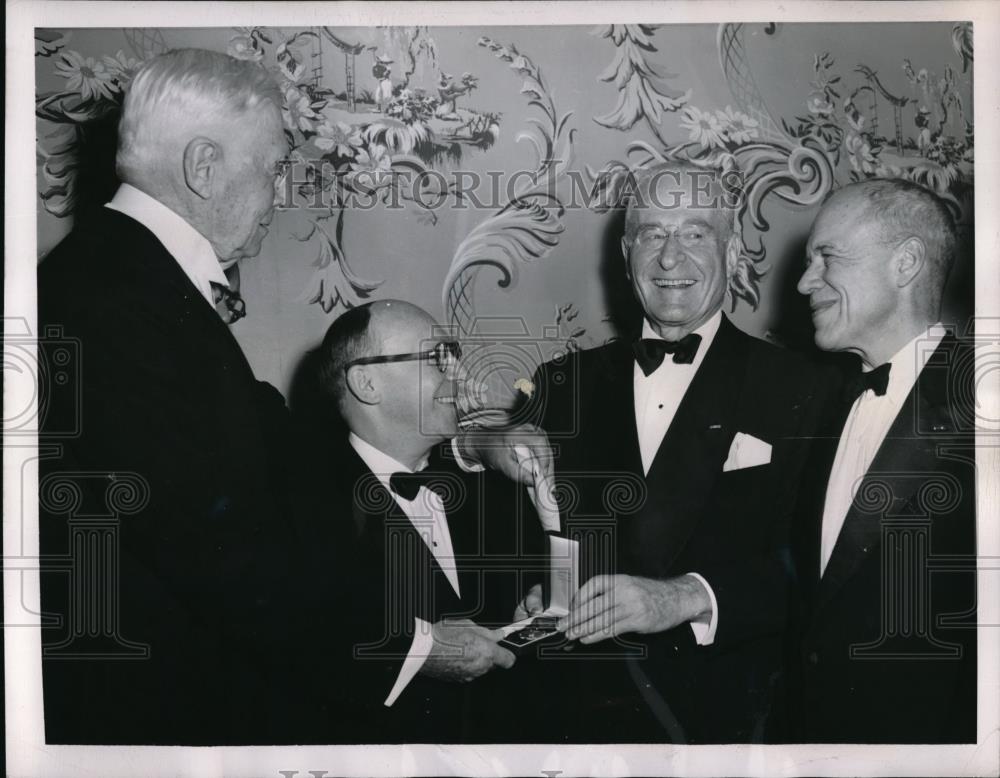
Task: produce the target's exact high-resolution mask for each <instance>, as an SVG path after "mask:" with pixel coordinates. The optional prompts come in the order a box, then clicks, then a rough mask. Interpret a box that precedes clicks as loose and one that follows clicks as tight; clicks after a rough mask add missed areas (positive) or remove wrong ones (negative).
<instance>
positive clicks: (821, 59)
mask: <svg viewBox="0 0 1000 778" xmlns="http://www.w3.org/2000/svg"><path fill="white" fill-rule="evenodd" d="M745 27H746V25H743V24H723V25H721V26H720V28H719V32H718V48H719V58H720V63H721V65H722V71H723V73H724V75H725V77H726V82H727V84H728V86H729V90H730V93H731V94H732V96H733V99H734V101H735V103H736V108H733V107H732V106H730V105H727V106H725V108H724V109H715V110H711V109H702V108H698V107H696V106H695V105H692V104H687V105H685V107H684V108H683V111H682V114H683V118H682V119H681V122H680V126H681V127H682V128H684V129H685V130H687V131H688V132H689V136H688V139H687V140H686V141H680V142H670V141H667V140H663V146H662V147H661V148H657V147H655V146H652V145H650V144H648V143H645V142H642V141H636V142H633V143H631V144H629V146H628V150H627V156H628V158H629V160H630V161H631V164H630V163H629V162H623V161H619V160H613V161H611V162H609V163H607V164H606V165H605V166H604V167H603V168H602V169H601V170H600V171H599V173H598V174H597V175H596V181H595V186H594V190H593V193H592V207H593V209H594V210H595V211H598V212H603V211H606V210H608V209H609V208H611V207H619V206H621V205H622V198H623V197H624V196H626V195H627V193H628V190H629V187H628V183H629V181H630V176H631V174H632V173H633V171H635V170H637V169H641V168H644V167H648V166H651V165H655V164H657V163H659V162H663V161H666V160H673V159H682V160H686V161H690V162H693V163H695V164H699V165H704V166H705V167H707V168H712V169H716V170H721V171H723V172H724V173H733V172H736V173H739V174H740V175H741V177H742V181H743V183H742V187H743V192H744V197H743V198H742V199H741V200H740V204H739V211H738V221H739V224H740V225H742V227H744V228H745V227H746V226H747V224H748V223H749V224H752V226H753V227H754V228H756V229H757V230H758V232H759V233H764V232H767V230H768V229H769V226H770V225H769V224H768V221H767V219H766V218H765V217H764V214H763V205H764V203H765V201H767V200H768V199H769V198H772V196H773V197H774V198H778V199H779V200H781V201H784V202H786V203H790V204H793V205H799V206H813V205H817V204H819V203H820V202H821V201H822V200H823V198H824V197H825V196H826V195H827V193H828V192H829V191H830V190H831V189H832V188H833V187H834V186H836V185H837V184H838V179H837V169H838V166H840V167H842V165H841V162H842V160H846V161H847V162H848V163H849V167H848V169H847V171H846V172H847V180H848V181H858V180H861V179H864V178H875V177H897V178H907V179H910V180H913V181H916V182H918V183H921V184H924V185H925V186H928V187H930V188H932V189H934V190H935V191H937V192H938V194H940V195H942V196H943V197H945V198H946V199H948V200H949V201H951V202H952V204H953V205H954V207H955V211H956V214H958V213H959V212H960V211H961V208H962V205H963V203H964V204H965V205H968V202H967V196H968V195H969V194H970V193H971V187H972V173H973V170H972V164H973V131H972V129H973V128H972V123H971V121H970V120H969V119H968V118H967V117H966V115H965V112H964V111H963V107H962V102H961V98H960V96H959V94H958V90H957V88H956V85H955V79H954V73H953V72H952V71H951V69H950V68H949V67H946V68H945V73H944V75H943V77H942V78H938V77H937V76H936V75H935V74H933V73H928V72H927V71H926V70H920V71H919V72H917V73H914V70H913V66H912V65H911V64H910V61H909V60H908V59H904V60H903V70H904V72H905V74H906V77H907V79H908V80H909V82H910V84H911V85H913V86H915V87H917V88H919V89H920V93H921V98H922V99H917V98H908V97H897V96H895V95H893V94H891V93H890V92H889V91H888V90H887V89H886V87H885V86H884V85H883V84H882V82H881V80H880V79H879V75H878V73H876V72H875V71H874V70H872V69H871V68H869V67H867V66H866V65H864V64H859V65H858V66H857V67H856V68H855V69H854V71H853V72H854V74H856V80H859V81H860V83H858V85H857V86H856V87H855V88H853V89H852V90H851V91H847V89H848V87H847V86H846V85H843V84H842V77H841V76H840V75H838V74H837V73H836V72H835V70H834V66H835V61H834V59H833V58H832V57H831V55H830V54H829V53H827V52H824V53H822V54H817V55H816V56H815V59H814V64H813V71H814V78H813V80H812V81H811V86H812V90H811V92H810V94H809V97H808V99H807V101H806V114H805V115H804V116H800V117H797V118H796V121H797V122H798V123H797V124H796V125H792V124H789V123H788V122H787V121H785V120H784V119H782V120H781V124H780V127H779V125H778V124H777V123H776V122H775V121H774V119H773V118H772V116H771V113H770V112H769V110H768V108H767V105H766V104H765V103H764V99H763V97H762V95H761V92H760V89H759V88H758V86H757V83H756V81H755V79H754V76H753V73H752V72H751V70H750V67H749V60H748V58H747V55H746V50H745V44H744V32H745ZM770 27H771V26H769V29H770ZM653 29H655V28H650V27H647V28H644V30H643V32H644V33H645V34H646V36H647V38H646V41H647V46H649V45H651V44H649V43H648V41H649V38H648V35H649V34H650V33H651V32H652V31H653ZM953 39H954V44H955V48H956V51H957V52H958V53H959V54H960V55H961V57H962V61H963V66H967V64H968V62H970V61H971V60H972V38H971V29H968V25H964V24H958V25H955V28H954V32H953ZM858 77H860V78H858ZM686 97H689V95H688V96H686ZM880 98H881V99H882V100H883V101H885V102H887V103H888V104H889V105H891V106H892V108H893V119H894V124H893V125H892V127H891V135H890V128H886V127H884V126H883V127H882V128H881V129H880V127H879V123H878V122H879V110H878V100H879V99H880ZM685 102H687V100H685ZM918 105H919V107H915V106H918ZM928 106H930V107H928ZM904 108H909V112H904ZM949 111H952V112H953V113H952V114H951V115H949ZM904 116H908V117H912V119H911V120H912V126H914V127H916V128H917V129H918V134H917V135H916V137H912V136H907V135H906V128H904ZM635 118H638V117H635ZM646 118H647V121H648V120H650V117H648V116H647V117H646ZM956 119H957V120H958V121H960V122H961V123H962V125H963V127H962V129H963V132H962V135H961V136H959V137H955V136H953V135H949V134H948V129H949V127H950V126H951V125H953V124H954V123H955V121H956ZM634 120H635V119H633V122H634ZM629 126H631V125H629ZM619 129H625V127H621V128H619ZM657 136H658V137H660V138H661V140H662V136H660V134H659V133H657ZM887 136H888V137H887ZM840 183H843V179H841V181H840ZM738 232H739V235H740V240H741V250H740V257H739V263H738V265H737V270H736V273H735V274H734V276H733V278H732V279H731V281H730V290H729V291H730V299H731V303H732V307H733V308H734V309H735V307H736V304H737V302H738V301H739V300H744V301H745V302H747V303H748V304H749V305H750V306H751V307H753V308H754V309H756V308H757V306H758V305H759V303H760V287H759V280H760V278H761V277H762V276H763V274H764V273H766V272H767V269H768V268H767V265H766V262H765V257H766V248H765V246H764V243H763V240H762V239H761V240H760V241H759V242H758V243H757V245H755V246H748V245H747V244H746V242H745V241H743V240H742V233H743V229H740V230H739V231H738Z"/></svg>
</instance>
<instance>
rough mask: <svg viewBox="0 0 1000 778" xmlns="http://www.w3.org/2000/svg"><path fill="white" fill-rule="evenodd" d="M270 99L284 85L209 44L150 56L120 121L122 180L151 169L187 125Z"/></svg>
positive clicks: (278, 99)
mask: <svg viewBox="0 0 1000 778" xmlns="http://www.w3.org/2000/svg"><path fill="white" fill-rule="evenodd" d="M266 103H271V104H273V105H275V106H276V107H277V108H278V109H279V110H280V108H281V106H282V95H281V90H280V89H279V88H278V85H277V83H275V81H274V79H273V78H272V77H271V76H270V74H269V73H268V72H267V71H266V70H265V69H264V68H262V67H260V66H259V65H257V64H255V63H253V62H248V61H244V60H238V59H235V58H233V57H230V56H229V55H227V54H222V53H219V52H216V51H208V50H206V49H176V50H174V51H169V52H167V53H165V54H161V55H160V56H158V57H154V58H153V59H151V60H149V61H147V62H146V63H145V64H143V66H142V67H141V68H140V69H139V71H138V72H137V73H136V75H135V78H133V79H132V83H131V84H130V85H129V89H128V93H127V94H126V96H125V103H124V106H123V108H122V116H121V121H120V123H119V125H118V154H117V159H116V167H117V170H118V177H119V178H120V179H121V180H123V181H129V180H131V179H134V178H135V177H136V176H137V175H142V174H143V173H144V172H149V170H150V166H151V165H155V164H156V162H157V161H158V160H159V158H160V157H162V155H163V153H164V151H165V149H164V141H167V140H170V139H171V138H175V137H176V133H177V130H178V129H180V128H182V127H183V126H185V125H188V126H207V125H209V124H211V123H212V122H215V121H218V120H220V119H223V118H227V117H228V118H230V119H231V120H232V121H234V122H237V121H239V119H240V118H242V117H245V116H247V115H248V114H251V113H253V112H254V111H256V110H258V109H259V107H260V106H261V105H262V104H266Z"/></svg>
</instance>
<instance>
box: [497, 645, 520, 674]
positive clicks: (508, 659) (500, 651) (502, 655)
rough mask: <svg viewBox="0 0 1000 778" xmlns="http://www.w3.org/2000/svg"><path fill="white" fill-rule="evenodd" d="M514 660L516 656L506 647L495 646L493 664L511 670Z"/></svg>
mask: <svg viewBox="0 0 1000 778" xmlns="http://www.w3.org/2000/svg"><path fill="white" fill-rule="evenodd" d="M514 660H515V656H514V655H513V654H512V653H511V652H510V651H508V650H507V649H506V648H501V647H500V646H494V647H493V664H494V665H495V666H496V667H502V668H503V669H504V670H509V669H510V668H512V667H513V666H514Z"/></svg>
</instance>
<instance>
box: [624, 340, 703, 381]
mask: <svg viewBox="0 0 1000 778" xmlns="http://www.w3.org/2000/svg"><path fill="white" fill-rule="evenodd" d="M700 344H701V335H695V334H694V333H693V332H692V333H691V334H690V335H685V336H684V337H683V338H681V339H680V340H660V339H659V338H643V339H642V340H637V341H636V342H635V343H633V344H632V353H633V354H635V361H636V362H638V363H639V367H640V368H642V373H643V375H647V376H648V375H650V374H651V373H652V372H653V371H654V370H656V368H658V367H659V366H660V365H662V364H663V357H664V355H666V354H673V355H674V362H676V363H678V364H680V365H690V364H691V363H692V362H693V361H694V355H695V354H697V353H698V346H699V345H700Z"/></svg>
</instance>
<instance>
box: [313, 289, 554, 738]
mask: <svg viewBox="0 0 1000 778" xmlns="http://www.w3.org/2000/svg"><path fill="white" fill-rule="evenodd" d="M460 356H461V351H460V348H459V347H458V344H457V343H456V342H454V341H452V340H449V339H448V338H447V337H445V336H444V335H443V333H442V332H441V331H440V328H439V327H438V325H437V324H436V323H435V322H434V320H433V319H432V318H431V316H430V315H428V314H427V313H426V312H425V311H423V310H421V309H420V308H418V307H416V306H414V305H412V304H410V303H407V302H404V301H401V300H380V301H378V302H372V303H367V304H365V305H361V306H358V307H356V308H352V309H351V310H349V311H347V312H345V313H343V314H342V315H341V316H340V317H338V318H337V319H336V320H335V321H334V323H333V324H332V325H331V326H330V328H329V330H328V331H327V333H326V336H325V337H324V339H323V343H322V344H321V346H320V347H319V348H318V349H317V352H316V370H317V373H318V378H319V384H320V385H321V387H322V389H323V391H324V392H325V393H326V395H327V396H328V397H329V398H330V401H332V403H333V404H335V405H336V409H337V411H338V412H339V414H340V416H341V418H342V419H343V421H344V423H345V425H346V428H347V429H346V430H345V431H344V432H343V433H342V434H341V435H338V436H334V435H322V436H321V438H320V439H319V440H316V441H314V442H313V443H312V444H311V445H308V444H307V445H308V448H309V452H310V453H309V454H308V456H307V457H305V458H306V459H308V460H309V462H308V463H307V465H306V467H308V472H309V475H308V476H307V477H306V478H304V479H303V480H304V481H311V482H312V484H313V489H312V490H311V492H310V491H309V490H307V491H306V493H305V494H304V498H305V499H310V498H312V499H314V500H315V503H314V505H313V506H312V507H311V508H310V509H308V510H302V511H300V512H299V516H300V517H302V518H303V519H305V520H307V521H308V526H307V527H306V529H305V530H304V532H305V533H307V534H308V536H309V537H310V538H312V540H311V542H310V544H309V545H310V547H311V548H312V549H313V550H314V551H315V553H316V556H317V565H326V566H327V568H328V569H329V571H330V572H329V578H330V581H331V590H333V591H343V590H347V589H349V590H350V591H351V592H352V595H351V597H350V598H347V599H346V600H345V601H344V602H342V603H341V604H340V605H339V606H338V612H337V618H338V623H339V626H340V631H341V635H340V637H339V640H338V641H337V646H338V647H339V653H337V655H336V656H337V659H336V661H337V662H338V663H339V664H340V666H342V667H343V668H345V672H344V680H343V689H342V699H343V705H344V708H345V710H346V711H349V716H345V721H344V722H343V723H342V725H341V726H339V727H338V731H337V733H336V735H335V738H336V742H368V743H372V742H377V743H393V742H437V743H442V742H445V743H448V742H465V741H467V740H469V739H476V738H477V732H478V738H479V739H480V740H482V739H483V738H485V739H487V740H490V739H493V738H496V737H499V736H500V733H499V731H498V730H497V729H496V727H495V726H488V727H487V728H486V729H485V731H484V730H478V729H477V727H476V726H474V725H473V723H472V718H473V715H472V710H471V709H470V705H471V704H472V702H473V697H472V695H474V694H475V693H476V689H477V688H478V687H480V686H481V684H482V683H483V682H482V681H478V680H477V679H479V678H481V677H482V676H484V675H486V674H488V673H495V672H496V671H497V670H506V669H508V668H510V667H511V666H512V665H513V664H514V655H513V654H512V653H511V652H510V651H508V650H507V649H505V648H503V647H501V646H499V645H498V641H499V640H500V638H501V637H502V635H501V633H500V632H499V631H498V630H497V629H495V627H499V626H504V625H506V624H509V623H511V622H512V621H514V620H515V618H514V611H515V605H516V604H517V602H518V601H519V600H520V599H521V597H522V596H523V592H522V591H521V588H522V587H521V586H520V576H521V572H520V570H521V568H522V567H523V566H524V562H523V558H524V557H525V555H526V554H534V555H535V560H534V567H535V569H536V573H535V574H534V575H533V577H534V578H537V577H539V576H538V574H537V569H538V567H539V564H540V563H541V562H542V561H543V560H542V559H541V557H540V556H538V550H539V549H540V548H541V545H542V542H541V541H542V538H541V527H540V525H539V522H538V519H537V517H536V516H535V513H534V511H533V509H532V508H531V505H530V501H529V500H528V499H526V493H525V491H524V490H523V489H519V488H518V487H517V486H516V485H515V484H513V483H511V482H510V481H508V480H507V479H506V478H503V477H501V476H498V475H496V474H493V473H488V472H464V471H463V470H462V469H460V468H459V467H458V466H457V464H456V462H454V461H453V460H452V461H449V459H450V457H449V456H448V453H449V450H448V449H445V450H444V451H442V450H441V446H442V445H444V444H447V443H449V442H450V441H451V440H452V439H453V438H454V437H455V436H456V435H457V433H458V416H457V412H456V403H457V401H458V400H459V397H460V395H461V393H462V392H463V391H464V387H463V383H464V381H463V375H462V372H461V366H460V362H459V358H460ZM331 479H332V480H333V483H331ZM529 574H530V573H529ZM513 681H514V679H503V678H499V679H497V682H496V683H494V684H492V685H490V687H489V688H490V689H493V690H496V689H500V690H501V693H505V692H509V691H510V684H511V683H512V682H513ZM470 682H471V684H470ZM469 687H471V688H469ZM502 704H505V702H504V700H499V699H495V698H492V699H490V700H488V701H483V702H482V703H481V704H479V705H478V707H477V708H476V710H479V711H483V710H486V709H487V708H488V709H489V710H490V711H492V713H493V714H495V713H496V711H497V710H498V709H499V706H500V705H502ZM487 718H489V719H490V720H491V721H493V720H494V719H493V716H492V715H489V716H487ZM510 726H516V722H514V721H511V722H510Z"/></svg>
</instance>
